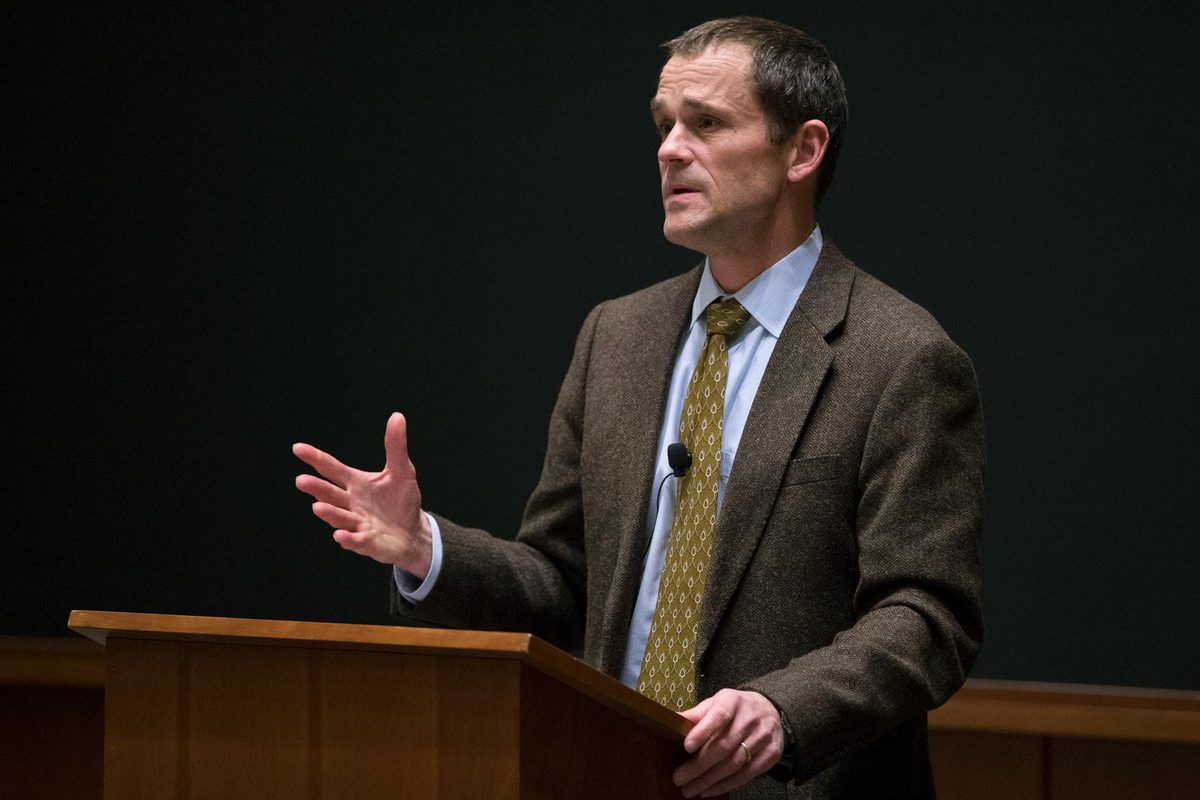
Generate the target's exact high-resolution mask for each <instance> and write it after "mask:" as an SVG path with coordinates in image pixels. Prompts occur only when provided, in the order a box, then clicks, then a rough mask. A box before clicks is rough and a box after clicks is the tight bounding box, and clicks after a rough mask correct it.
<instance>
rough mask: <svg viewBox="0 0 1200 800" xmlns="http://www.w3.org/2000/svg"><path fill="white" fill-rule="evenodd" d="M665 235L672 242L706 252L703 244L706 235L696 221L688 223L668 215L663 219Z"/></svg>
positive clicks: (699, 251)
mask: <svg viewBox="0 0 1200 800" xmlns="http://www.w3.org/2000/svg"><path fill="white" fill-rule="evenodd" d="M663 237H664V238H665V239H666V240H667V241H668V242H670V243H671V244H677V245H679V246H680V247H686V248H688V249H689V250H695V251H696V252H698V253H702V252H704V247H703V244H702V242H703V239H704V237H703V234H702V233H701V231H700V229H699V226H698V225H696V223H695V222H691V223H686V222H684V221H683V220H672V219H671V217H670V216H669V215H668V216H667V218H666V220H664V221H663Z"/></svg>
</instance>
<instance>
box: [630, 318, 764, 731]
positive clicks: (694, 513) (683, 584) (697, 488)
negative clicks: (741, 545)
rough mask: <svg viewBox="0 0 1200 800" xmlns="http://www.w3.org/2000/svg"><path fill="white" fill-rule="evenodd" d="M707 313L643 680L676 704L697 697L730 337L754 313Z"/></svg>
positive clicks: (682, 424) (684, 417)
mask: <svg viewBox="0 0 1200 800" xmlns="http://www.w3.org/2000/svg"><path fill="white" fill-rule="evenodd" d="M705 317H706V323H707V330H708V335H707V339H706V341H705V343H704V350H703V351H702V352H701V353H700V359H699V360H698V361H697V362H696V370H695V371H694V372H693V373H692V379H691V382H689V383H688V389H687V396H686V397H685V398H684V401H683V411H682V413H681V414H680V415H679V441H681V442H683V443H684V444H686V445H687V448H688V452H689V453H691V455H692V465H691V468H690V469H688V472H687V474H686V475H684V476H683V477H682V478H680V479H679V491H678V494H677V495H676V499H675V517H674V520H673V521H672V522H671V535H670V538H669V539H668V540H667V554H666V558H665V560H664V562H663V571H662V578H661V579H660V580H659V584H658V603H657V605H655V607H654V616H653V618H652V619H651V622H650V636H649V637H648V638H647V640H646V653H645V655H643V656H642V669H641V672H640V674H639V675H638V686H637V688H638V691H639V692H641V693H642V694H644V695H646V696H647V697H649V698H651V699H653V700H656V701H658V702H659V703H662V704H663V705H664V706H666V707H667V708H669V709H672V710H673V711H683V710H684V709H687V708H691V707H692V706H693V705H695V703H696V666H695V658H696V630H697V628H698V627H699V624H700V603H701V600H702V599H703V597H704V585H705V583H706V582H707V580H708V562H709V558H710V557H711V555H712V541H713V528H714V527H715V526H716V523H717V483H718V480H719V479H720V475H721V422H722V419H723V418H724V416H725V377H726V372H727V371H728V366H729V353H728V345H727V343H728V342H729V341H732V340H733V338H734V337H735V336H737V334H738V331H740V330H741V328H742V326H743V325H744V324H745V323H746V320H748V319H749V318H750V313H749V312H748V311H746V309H744V308H742V305H741V303H739V302H738V301H737V300H734V299H733V298H729V299H728V300H725V301H723V302H720V303H713V304H712V305H710V306H709V307H708V308H707V309H706V311H705Z"/></svg>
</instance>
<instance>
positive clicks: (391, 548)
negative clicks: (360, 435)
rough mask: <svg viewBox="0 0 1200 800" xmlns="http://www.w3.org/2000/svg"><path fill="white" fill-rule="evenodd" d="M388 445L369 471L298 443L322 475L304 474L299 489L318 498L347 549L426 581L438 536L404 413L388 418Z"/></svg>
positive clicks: (295, 448)
mask: <svg viewBox="0 0 1200 800" xmlns="http://www.w3.org/2000/svg"><path fill="white" fill-rule="evenodd" d="M383 448H384V452H385V453H386V454H387V462H386V464H385V465H384V467H383V470H382V471H381V472H363V471H362V470H358V469H354V468H353V467H348V466H346V465H345V464H343V463H342V462H340V461H338V460H337V459H336V458H334V457H333V456H331V455H329V454H328V453H325V452H323V451H321V450H318V449H317V448H315V447H313V446H312V445H308V444H294V445H292V452H293V453H294V454H295V455H296V457H297V458H299V459H300V460H301V461H303V462H304V463H305V464H308V465H309V466H310V467H312V468H313V469H314V470H316V472H317V474H319V475H321V476H322V477H321V478H318V477H317V476H316V475H308V474H304V475H299V476H297V478H296V488H297V489H299V490H300V491H302V492H305V493H307V494H310V495H312V496H313V498H314V499H315V500H316V502H315V503H313V506H312V510H313V513H314V514H316V515H317V516H318V517H320V518H321V519H322V520H324V521H325V522H327V523H329V524H330V525H331V526H333V528H334V531H333V539H334V541H336V542H337V543H338V544H340V545H341V546H342V547H344V548H345V549H347V550H350V551H352V552H355V553H358V554H359V555H364V556H369V557H370V558H373V559H375V560H376V561H379V562H382V563H384V564H394V565H396V566H398V567H400V568H401V569H403V570H405V571H407V572H410V573H412V575H414V576H415V577H417V578H419V579H424V577H425V576H426V575H427V574H428V573H429V563H430V560H431V559H432V557H433V534H432V531H431V530H430V528H429V520H428V519H426V517H425V514H424V513H422V511H421V490H420V488H418V486H417V474H416V470H414V469H413V464H412V461H410V460H409V458H408V423H407V422H406V421H405V419H404V415H402V414H399V413H395V414H392V416H391V417H389V418H388V422H387V430H386V431H385V433H384V437H383ZM322 478H324V480H322Z"/></svg>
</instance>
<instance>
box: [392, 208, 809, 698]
mask: <svg viewBox="0 0 1200 800" xmlns="http://www.w3.org/2000/svg"><path fill="white" fill-rule="evenodd" d="M821 244H822V239H821V229H820V228H819V227H817V228H814V229H813V232H812V234H811V235H810V236H809V237H808V239H806V240H805V241H804V243H803V244H801V245H800V246H799V247H797V248H796V249H795V250H793V251H792V252H790V253H788V254H787V255H786V256H784V257H783V258H782V259H780V260H779V261H778V262H777V263H776V264H774V265H773V266H771V267H770V268H769V269H767V270H766V271H765V272H763V273H762V274H761V275H759V276H758V277H756V278H755V279H754V280H752V281H750V283H748V284H746V285H745V286H743V287H742V288H741V289H740V290H739V291H737V292H736V293H734V294H733V295H732V296H733V297H735V298H737V300H738V302H739V303H741V304H742V307H743V308H745V309H746V310H747V311H748V312H750V320H749V321H748V322H747V323H746V324H745V325H744V326H743V328H742V332H741V333H740V334H739V336H738V337H737V339H735V340H734V342H733V344H732V345H730V347H729V372H728V377H727V378H726V384H725V417H724V420H723V421H722V428H721V474H720V480H719V482H718V484H717V506H718V508H720V504H721V501H722V500H723V498H724V496H725V484H726V482H727V481H728V480H729V471H730V470H731V469H732V467H733V460H734V458H735V457H736V455H737V448H738V443H739V442H740V441H741V438H742V430H743V429H744V428H745V426H746V417H747V416H748V415H749V414H750V406H751V404H752V403H753V402H754V395H755V394H756V393H757V392H758V385H759V383H760V382H761V381H762V376H763V373H764V372H765V371H766V368H767V362H768V361H769V360H770V358H771V353H773V352H774V351H775V343H776V342H777V341H779V335H780V333H781V332H782V331H783V326H784V324H785V323H786V322H787V320H788V317H789V316H791V313H792V310H793V309H794V308H795V306H796V301H797V300H799V299H800V293H801V292H802V291H804V287H805V285H806V284H807V283H808V278H809V276H810V275H812V271H813V267H815V266H816V263H817V257H818V256H819V255H820V254H821ZM729 296H730V295H728V294H726V293H725V292H724V291H723V290H722V289H721V287H720V285H719V284H718V283H717V282H716V280H715V279H714V278H713V276H712V272H711V271H709V268H708V263H707V262H705V265H704V272H703V274H702V275H701V276H700V286H699V287H698V288H697V290H696V297H695V299H694V300H693V301H692V317H691V319H692V324H691V326H690V327H689V328H688V331H687V334H686V336H685V337H684V340H683V345H682V347H681V348H680V350H679V354H678V355H677V356H676V357H675V366H674V367H673V368H672V370H671V383H670V388H669V390H668V393H667V408H666V416H665V418H664V419H663V426H662V429H661V430H660V431H659V435H658V456H657V458H656V460H655V464H656V466H655V470H654V483H653V485H652V486H651V489H650V507H649V508H648V509H647V517H646V527H647V529H648V530H649V531H650V537H651V538H650V547H649V549H648V550H647V553H646V561H645V564H644V565H643V566H642V582H641V586H640V587H639V589H638V596H637V602H636V603H635V604H634V607H633V619H632V621H631V622H630V625H629V637H628V639H627V642H626V648H625V662H624V664H623V666H622V669H621V682H622V683H624V684H625V685H626V686H630V687H636V686H637V678H638V673H639V672H640V671H641V666H642V655H643V653H644V652H645V650H646V640H647V639H648V638H649V636H650V622H651V620H652V619H653V617H654V606H655V604H656V603H657V602H658V581H659V577H660V576H661V575H662V568H663V560H664V558H665V556H666V551H667V539H668V538H669V537H670V534H671V522H672V520H673V518H674V513H675V512H674V510H675V492H676V481H674V480H668V481H667V482H666V484H665V485H664V486H663V489H662V494H661V497H660V496H659V494H658V486H659V484H660V483H661V482H662V480H663V478H664V477H665V476H667V475H669V474H670V473H671V467H670V465H669V464H668V463H667V447H668V446H669V445H671V444H673V443H675V442H676V441H678V440H679V415H680V413H681V409H682V408H683V398H684V395H685V394H686V392H687V385H688V382H689V381H690V380H691V377H692V371H693V370H694V369H695V366H696V361H697V359H699V357H700V351H701V350H702V349H703V348H704V340H705V338H706V330H705V321H704V310H705V309H706V308H708V306H709V304H711V303H712V302H713V301H714V300H720V299H723V298H725V297H729ZM426 517H427V518H428V519H429V524H430V527H431V528H432V529H433V560H432V562H431V564H430V567H429V574H428V575H427V576H426V577H425V580H424V581H419V580H417V578H415V577H414V576H413V575H411V574H409V573H407V572H405V571H404V570H401V569H399V568H396V569H395V580H396V586H397V587H398V588H399V589H400V594H401V596H403V597H404V598H405V599H406V600H408V601H409V602H411V603H418V602H420V601H421V600H424V599H425V597H426V596H427V595H428V594H429V592H430V591H431V590H432V589H433V586H434V584H436V583H437V576H438V573H439V572H440V571H441V567H442V538H441V531H440V529H439V528H438V524H437V521H436V520H434V519H433V517H430V516H429V515H426Z"/></svg>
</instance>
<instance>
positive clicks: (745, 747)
mask: <svg viewBox="0 0 1200 800" xmlns="http://www.w3.org/2000/svg"><path fill="white" fill-rule="evenodd" d="M741 745H742V749H743V750H745V751H746V763H747V764H749V763H750V762H751V761H753V760H754V753H752V752H750V746H749V745H748V744H746V743H745V742H742V743H741Z"/></svg>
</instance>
